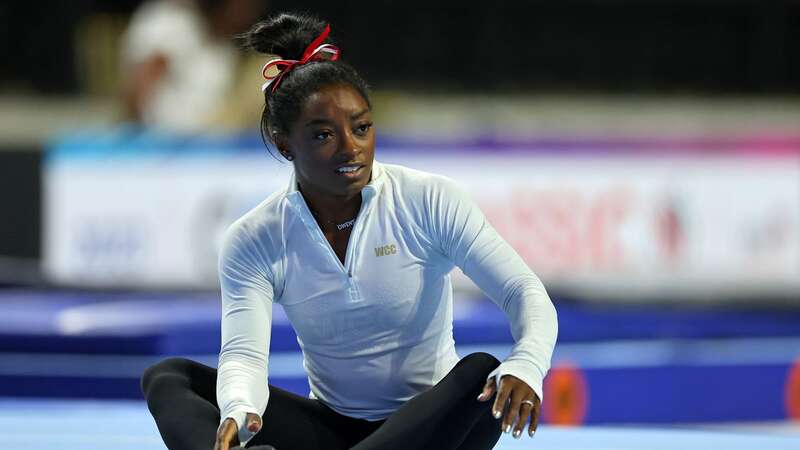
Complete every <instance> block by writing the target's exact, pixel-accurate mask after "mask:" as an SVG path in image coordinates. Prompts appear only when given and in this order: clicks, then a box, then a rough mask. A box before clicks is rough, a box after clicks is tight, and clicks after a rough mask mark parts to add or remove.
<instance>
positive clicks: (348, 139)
mask: <svg viewBox="0 0 800 450" xmlns="http://www.w3.org/2000/svg"><path fill="white" fill-rule="evenodd" d="M343 136H344V137H343V139H342V142H341V143H340V147H339V152H340V153H343V154H346V155H347V156H348V157H349V158H348V159H353V157H355V156H356V155H358V154H359V153H361V148H360V147H359V146H358V142H357V141H356V138H355V136H354V135H353V132H352V131H348V132H346V133H344V135H343Z"/></svg>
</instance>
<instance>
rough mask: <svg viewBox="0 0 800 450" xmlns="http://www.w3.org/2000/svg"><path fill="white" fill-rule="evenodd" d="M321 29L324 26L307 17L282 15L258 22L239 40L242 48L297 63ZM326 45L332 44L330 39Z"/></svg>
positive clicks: (326, 41) (314, 18)
mask: <svg viewBox="0 0 800 450" xmlns="http://www.w3.org/2000/svg"><path fill="white" fill-rule="evenodd" d="M324 29H325V22H323V21H322V20H320V19H319V18H317V17H314V16H309V15H297V14H288V13H283V14H279V15H277V16H275V17H271V18H269V19H266V20H263V21H261V22H258V23H257V24H255V25H253V27H252V28H251V29H250V31H248V32H246V33H244V34H243V35H242V36H241V40H242V44H243V45H244V47H245V48H248V49H252V50H255V51H257V52H259V53H265V54H269V55H277V56H279V57H281V58H284V59H300V58H302V57H303V51H305V49H306V47H307V46H308V44H310V43H311V42H312V41H313V40H314V39H316V38H317V37H318V36H319V35H320V34H321V33H322V31H323V30H324ZM324 43H326V44H332V43H333V42H332V41H331V40H330V38H328V39H326V40H325V42H324Z"/></svg>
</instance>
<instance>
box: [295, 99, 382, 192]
mask: <svg viewBox="0 0 800 450" xmlns="http://www.w3.org/2000/svg"><path fill="white" fill-rule="evenodd" d="M279 147H280V149H281V152H282V153H284V155H286V154H287V153H289V154H291V155H292V156H293V157H294V169H295V174H296V175H297V180H298V182H299V183H300V187H301V188H302V189H303V190H304V191H311V192H308V193H314V194H323V195H328V196H336V197H345V198H346V199H349V198H352V197H353V196H355V195H358V194H359V193H360V192H361V189H362V188H363V187H364V186H365V185H366V184H367V183H369V181H370V176H371V174H372V161H373V159H374V157H375V131H374V130H373V127H372V112H371V111H370V108H369V105H368V104H367V102H366V100H364V98H363V97H362V96H361V94H359V93H358V91H357V90H355V89H354V88H352V87H350V86H348V85H332V86H327V87H324V88H322V89H320V90H319V91H317V92H315V93H314V94H312V95H311V96H309V97H308V98H307V99H306V101H305V102H304V103H303V105H302V107H301V109H300V116H299V117H298V119H297V120H295V121H294V123H293V124H292V125H291V127H290V129H289V134H288V136H287V137H286V140H285V142H284V143H283V145H280V144H279Z"/></svg>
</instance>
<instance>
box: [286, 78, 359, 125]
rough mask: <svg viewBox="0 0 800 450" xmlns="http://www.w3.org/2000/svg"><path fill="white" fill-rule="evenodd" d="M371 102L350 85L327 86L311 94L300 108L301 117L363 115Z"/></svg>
mask: <svg viewBox="0 0 800 450" xmlns="http://www.w3.org/2000/svg"><path fill="white" fill-rule="evenodd" d="M364 110H369V104H368V103H367V101H366V100H365V99H364V97H362V96H361V94H360V93H359V92H358V91H357V90H356V89H355V88H353V87H351V86H348V85H341V84H337V85H332V86H325V87H323V88H322V89H320V90H318V91H316V92H314V93H312V94H311V95H309V96H308V97H307V98H306V99H305V101H304V102H303V107H302V108H301V110H300V116H301V119H308V118H317V117H333V116H337V115H346V116H354V115H361V113H362V112H363V111H364Z"/></svg>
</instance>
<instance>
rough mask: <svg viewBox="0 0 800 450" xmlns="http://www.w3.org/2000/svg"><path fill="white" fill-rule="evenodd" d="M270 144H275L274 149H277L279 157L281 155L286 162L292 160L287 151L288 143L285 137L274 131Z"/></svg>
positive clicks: (292, 156)
mask: <svg viewBox="0 0 800 450" xmlns="http://www.w3.org/2000/svg"><path fill="white" fill-rule="evenodd" d="M272 142H274V143H275V147H278V151H279V152H281V155H283V157H284V158H286V159H287V160H288V161H291V160H293V159H294V155H293V154H292V152H291V151H290V150H289V141H288V139H286V135H284V134H283V133H278V132H277V131H275V132H273V133H272Z"/></svg>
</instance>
